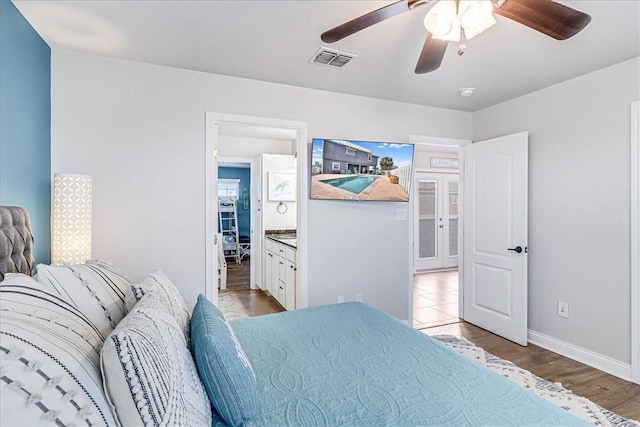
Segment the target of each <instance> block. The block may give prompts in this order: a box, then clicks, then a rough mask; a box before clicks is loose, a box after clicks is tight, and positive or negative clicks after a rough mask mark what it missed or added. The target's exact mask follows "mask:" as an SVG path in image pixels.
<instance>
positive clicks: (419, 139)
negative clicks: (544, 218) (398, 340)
mask: <svg viewBox="0 0 640 427" xmlns="http://www.w3.org/2000/svg"><path fill="white" fill-rule="evenodd" d="M409 142H410V143H411V144H420V145H432V146H433V148H434V151H438V150H439V149H442V148H444V147H447V148H449V149H454V150H456V149H457V150H458V215H459V216H458V283H464V282H463V280H464V269H463V268H462V265H463V261H464V259H463V256H462V253H463V252H464V246H463V241H462V240H463V239H462V236H463V234H464V216H463V215H462V212H463V211H464V202H463V200H464V184H463V183H464V148H463V147H464V146H465V145H468V144H471V140H470V139H462V138H443V137H438V136H425V135H409ZM414 156H415V150H414ZM415 166H416V165H415V163H414V167H415ZM411 173H412V174H413V171H412V172H411ZM413 179H414V177H413V176H412V177H411V180H412V181H411V182H413ZM412 203H415V197H411V198H410V202H409V204H410V206H409V212H410V219H411V224H412V226H414V225H415V224H414V222H415V218H414V216H413V211H414V207H413V205H412ZM413 238H414V233H413V232H412V233H411V239H410V242H409V244H410V245H411V254H413V250H414V243H413ZM409 273H410V280H409V286H410V288H409V325H411V326H413V268H411V269H410V271H409ZM463 301H464V292H462V291H461V287H460V286H459V290H458V317H459V318H460V319H464V311H463V308H464V303H463Z"/></svg>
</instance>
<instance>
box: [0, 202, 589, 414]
mask: <svg viewBox="0 0 640 427" xmlns="http://www.w3.org/2000/svg"><path fill="white" fill-rule="evenodd" d="M5 213H6V210H5V208H4V207H2V208H0V218H3V219H2V222H3V223H2V224H0V228H3V229H7V228H11V227H8V226H7V224H6V223H5V218H6V216H3V214H5ZM24 214H25V215H26V213H24ZM18 222H19V223H20V224H21V225H20V226H21V227H22V226H24V224H26V223H28V220H27V221H18ZM23 234H24V233H23ZM28 239H29V237H27V240H28ZM22 246H29V245H22ZM5 252H6V251H5ZM10 252H11V253H13V252H14V251H13V250H11V251H10ZM1 261H2V260H0V265H5V264H2V263H1ZM11 264H12V265H16V263H15V262H14V263H11ZM18 264H20V265H19V268H18V270H20V269H22V272H14V273H10V272H8V271H6V273H7V275H6V278H5V280H4V281H3V282H2V283H0V310H1V311H0V313H1V315H0V340H1V341H0V357H1V358H0V363H1V364H2V366H1V368H2V374H1V375H0V380H1V381H0V383H1V384H0V385H1V386H2V387H3V389H2V393H0V399H1V401H0V404H1V407H2V414H1V415H0V424H2V425H18V424H20V425H33V424H37V423H38V424H44V425H47V424H48V425H71V424H73V425H214V426H222V425H228V424H232V425H247V426H281V425H283V426H284V425H290V426H345V425H349V426H357V425H363V426H364V425H367V426H372V425H385V426H386V425H391V426H404V425H518V426H521V425H536V426H540V425H545V426H553V425H557V426H573V425H584V424H585V422H584V421H581V420H580V419H578V418H576V417H575V416H573V415H572V414H570V413H569V412H567V411H566V410H564V409H562V408H559V407H557V406H555V405H553V404H551V403H549V402H547V401H545V400H543V399H541V398H539V397H538V396H536V395H535V394H533V393H532V392H530V391H529V390H526V389H524V388H521V387H519V386H517V385H516V384H514V383H512V382H511V381H509V380H507V379H505V378H503V377H501V376H499V375H496V374H494V373H492V372H490V371H489V370H487V369H486V368H484V367H482V366H481V365H479V364H476V363H474V362H473V361H470V360H468V359H466V358H464V357H463V356H461V355H459V354H458V353H456V352H455V351H453V350H451V349H449V348H448V347H447V346H445V345H443V344H441V343H439V342H437V341H436V340H433V339H431V338H430V337H428V336H427V335H424V334H422V333H420V332H418V331H416V330H414V329H412V328H410V327H408V326H407V325H405V324H403V323H401V322H399V321H398V320H396V319H394V318H392V317H390V316H388V315H386V314H384V313H382V312H381V311H379V310H377V309H375V308H372V307H369V306H367V305H365V304H361V303H345V304H336V305H329V306H323V307H315V308H309V309H304V310H298V311H293V312H285V313H278V314H273V315H268V316H261V317H256V318H249V319H239V320H235V321H232V322H227V321H226V320H225V319H224V316H223V315H222V314H221V313H220V312H219V311H218V310H217V309H216V308H215V307H214V306H213V304H211V303H210V302H209V301H208V300H206V298H204V297H203V296H201V297H200V298H199V299H198V303H197V304H196V306H195V307H194V308H193V309H192V310H191V309H190V308H187V307H186V305H185V304H184V300H182V298H181V297H180V295H179V292H178V287H177V286H175V285H173V284H172V283H171V281H170V280H169V279H168V278H167V277H166V275H165V274H164V273H163V272H162V271H161V270H158V271H154V272H153V273H151V274H150V275H149V276H147V277H145V278H144V279H143V280H142V281H139V282H136V281H133V280H131V279H130V278H128V277H127V276H126V275H124V274H122V273H121V272H120V271H119V270H118V269H117V268H115V267H113V266H110V265H109V264H107V263H100V262H95V261H92V262H87V263H86V264H83V265H77V266H62V267H53V266H45V265H39V266H38V267H37V273H38V274H37V276H36V278H35V279H34V278H31V277H29V275H30V274H31V267H30V265H29V263H18ZM7 265H8V264H7ZM229 399H231V400H229ZM233 399H235V400H233ZM230 413H231V414H230Z"/></svg>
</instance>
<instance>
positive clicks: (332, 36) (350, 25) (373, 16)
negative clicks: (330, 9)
mask: <svg viewBox="0 0 640 427" xmlns="http://www.w3.org/2000/svg"><path fill="white" fill-rule="evenodd" d="M432 1H434V0H400V1H398V2H395V3H391V4H390V5H387V6H384V7H381V8H380V9H378V10H374V11H373V12H369V13H367V14H365V15H362V16H359V17H357V18H355V19H352V20H351V21H349V22H345V23H344V24H342V25H338V26H337V27H335V28H332V29H330V30H328V31H325V32H324V33H322V35H321V36H320V38H321V39H322V41H323V42H325V43H333V42H337V41H338V40H342V39H343V38H345V37H347V36H350V35H352V34H355V33H357V32H358V31H360V30H364V29H365V28H368V27H370V26H372V25H374V24H377V23H378V22H382V21H384V20H386V19H389V18H393V17H394V16H396V15H400V14H401V13H403V12H407V11H409V10H412V9H415V8H416V7H418V6H422V5H423V4H425V3H430V2H432Z"/></svg>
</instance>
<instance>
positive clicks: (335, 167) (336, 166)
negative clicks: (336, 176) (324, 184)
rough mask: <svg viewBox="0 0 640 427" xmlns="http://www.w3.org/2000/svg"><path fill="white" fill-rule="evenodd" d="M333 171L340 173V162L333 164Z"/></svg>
mask: <svg viewBox="0 0 640 427" xmlns="http://www.w3.org/2000/svg"><path fill="white" fill-rule="evenodd" d="M331 169H332V170H334V171H339V170H340V163H339V162H332V163H331Z"/></svg>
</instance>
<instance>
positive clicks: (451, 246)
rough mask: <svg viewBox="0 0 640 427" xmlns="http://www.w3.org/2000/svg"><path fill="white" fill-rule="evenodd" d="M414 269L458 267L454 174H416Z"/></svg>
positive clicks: (456, 183) (419, 172) (456, 207)
mask: <svg viewBox="0 0 640 427" xmlns="http://www.w3.org/2000/svg"><path fill="white" fill-rule="evenodd" d="M414 189H415V190H414V191H416V199H417V200H418V202H417V203H415V205H414V206H415V213H414V218H416V220H415V221H416V223H415V227H414V233H415V236H414V242H415V248H414V268H415V270H416V271H422V270H434V269H442V268H454V267H457V266H458V200H457V197H458V174H447V173H432V172H422V171H416V173H415V183H414Z"/></svg>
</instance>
